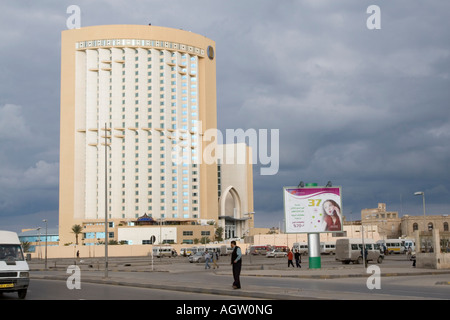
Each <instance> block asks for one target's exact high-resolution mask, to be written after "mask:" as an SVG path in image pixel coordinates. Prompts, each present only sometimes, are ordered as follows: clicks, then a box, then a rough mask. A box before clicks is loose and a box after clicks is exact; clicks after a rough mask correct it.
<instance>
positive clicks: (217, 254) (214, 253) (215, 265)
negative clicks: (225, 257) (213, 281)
mask: <svg viewBox="0 0 450 320" xmlns="http://www.w3.org/2000/svg"><path fill="white" fill-rule="evenodd" d="M217 260H219V253H218V252H217V251H216V249H214V251H213V253H212V261H213V269H215V268H216V267H217V269H219V265H218V264H217Z"/></svg>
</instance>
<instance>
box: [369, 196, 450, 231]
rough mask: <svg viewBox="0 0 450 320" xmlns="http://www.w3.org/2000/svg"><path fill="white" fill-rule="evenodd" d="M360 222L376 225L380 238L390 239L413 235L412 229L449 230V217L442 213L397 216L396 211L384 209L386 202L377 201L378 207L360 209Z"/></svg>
mask: <svg viewBox="0 0 450 320" xmlns="http://www.w3.org/2000/svg"><path fill="white" fill-rule="evenodd" d="M361 223H362V224H363V225H364V226H368V227H370V226H377V228H378V232H379V234H380V238H382V239H383V238H385V239H388V238H389V239H392V238H394V239H395V238H399V237H409V238H412V237H414V231H416V230H419V231H431V230H433V229H435V228H436V229H439V231H441V232H446V231H449V224H450V217H449V216H448V214H443V215H426V216H425V218H424V217H423V216H420V215H419V216H410V215H404V216H403V217H401V218H400V217H399V216H398V212H395V211H386V204H385V203H379V204H378V208H374V209H363V210H361Z"/></svg>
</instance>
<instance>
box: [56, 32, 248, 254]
mask: <svg viewBox="0 0 450 320" xmlns="http://www.w3.org/2000/svg"><path fill="white" fill-rule="evenodd" d="M216 128H217V102H216V60H215V42H214V41H212V40H210V39H208V38H206V37H204V36H202V35H199V34H195V33H192V32H188V31H183V30H179V29H171V28H164V27H156V26H150V25H145V26H141V25H108V26H94V27H85V28H80V29H72V30H65V31H63V32H62V56H61V130H60V144H61V146H60V201H59V203H60V208H59V235H60V237H61V241H60V243H61V245H64V244H67V243H74V242H75V236H74V234H73V233H72V231H71V228H72V226H73V225H75V224H78V225H81V226H82V228H83V236H82V239H83V240H82V243H83V244H85V245H94V244H98V243H102V242H104V240H105V237H106V236H107V237H108V239H110V240H115V241H127V242H128V243H133V244H147V243H149V242H150V239H151V238H153V237H154V238H156V241H157V243H159V242H169V243H171V242H174V243H192V242H193V241H194V239H195V238H200V237H203V236H205V237H206V236H207V237H208V238H209V239H210V240H213V239H214V224H215V225H216V226H222V227H223V229H224V231H225V232H224V236H225V237H242V236H245V235H246V234H247V233H248V229H249V228H250V227H251V226H252V222H251V221H253V216H252V215H251V213H252V211H253V183H252V180H251V179H252V177H251V171H252V167H251V164H249V165H244V166H242V167H239V165H238V166H237V167H233V166H232V165H230V166H224V165H219V166H218V165H217V163H206V162H204V161H203V162H202V161H201V158H202V156H203V153H204V151H205V149H206V148H207V147H208V146H209V145H211V144H212V145H214V144H216V142H215V141H212V142H209V143H208V144H207V143H200V142H201V141H200V140H201V139H202V135H203V133H204V132H206V131H207V130H209V129H216ZM105 149H106V150H105ZM105 152H106V155H105ZM235 170H236V171H235ZM227 172H238V173H242V174H244V175H243V176H235V177H230V176H229V175H227ZM241 179H243V180H242V181H241ZM219 187H221V188H222V190H221V191H219V189H218V188H219ZM105 190H107V191H106V194H105ZM229 195H230V196H231V200H229ZM105 199H106V205H105ZM224 210H225V211H224ZM230 210H231V211H230ZM234 210H235V211H234ZM233 211H234V212H233ZM105 212H106V214H107V217H108V226H107V235H106V234H105V225H104V221H105ZM230 212H231V213H230ZM144 215H145V216H147V217H149V218H151V219H152V220H153V221H154V223H152V224H148V225H142V224H140V223H139V219H140V218H141V217H144ZM211 224H213V225H211ZM175 229H176V231H175Z"/></svg>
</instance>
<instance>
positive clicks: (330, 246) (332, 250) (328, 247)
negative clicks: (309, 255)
mask: <svg viewBox="0 0 450 320" xmlns="http://www.w3.org/2000/svg"><path fill="white" fill-rule="evenodd" d="M320 253H321V254H336V242H321V243H320Z"/></svg>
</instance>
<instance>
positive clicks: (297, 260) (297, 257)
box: [294, 249, 302, 268]
mask: <svg viewBox="0 0 450 320" xmlns="http://www.w3.org/2000/svg"><path fill="white" fill-rule="evenodd" d="M294 257H295V264H296V266H297V268H301V267H302V266H301V265H300V263H301V262H302V255H301V254H300V252H298V249H295V254H294Z"/></svg>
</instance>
